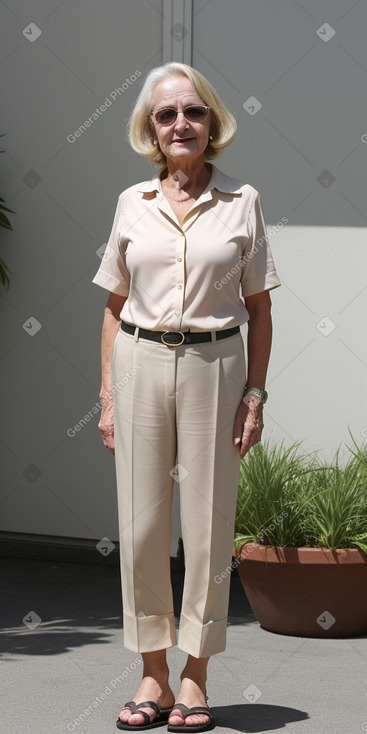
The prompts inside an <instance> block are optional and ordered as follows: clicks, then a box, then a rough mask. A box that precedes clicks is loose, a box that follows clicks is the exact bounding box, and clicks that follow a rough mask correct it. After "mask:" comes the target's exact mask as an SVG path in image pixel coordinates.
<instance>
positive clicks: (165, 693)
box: [119, 675, 175, 726]
mask: <svg viewBox="0 0 367 734" xmlns="http://www.w3.org/2000/svg"><path fill="white" fill-rule="evenodd" d="M132 700H133V701H135V703H143V702H144V701H154V703H156V704H157V706H159V708H160V709H168V708H171V707H172V706H173V704H174V702H175V697H174V693H173V691H172V689H171V688H170V686H169V683H168V676H167V679H166V680H162V681H160V682H158V681H157V680H156V679H155V678H153V677H152V676H150V675H145V676H143V679H142V681H141V684H140V686H139V688H138V690H137V692H136V694H135V696H134V698H133V699H132ZM142 710H143V711H144V712H145V713H146V714H148V716H149V718H150V723H152V722H153V721H154V719H155V718H156V717H157V713H156V711H154V709H153V708H151V707H146V706H144V708H143V709H142ZM119 719H120V720H121V721H122V722H123V723H128V724H129V725H132V726H143V725H144V724H145V717H144V716H143V715H142V714H141V713H139V712H136V713H135V714H133V713H131V709H129V708H123V709H122V711H121V712H120V714H119Z"/></svg>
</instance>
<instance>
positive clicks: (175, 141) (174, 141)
mask: <svg viewBox="0 0 367 734" xmlns="http://www.w3.org/2000/svg"><path fill="white" fill-rule="evenodd" d="M194 139H195V138H177V140H172V143H175V144H176V145H183V144H184V143H188V142H189V141H190V140H194Z"/></svg>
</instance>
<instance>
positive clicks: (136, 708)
mask: <svg viewBox="0 0 367 734" xmlns="http://www.w3.org/2000/svg"><path fill="white" fill-rule="evenodd" d="M122 708H129V709H130V710H131V713H132V714H141V715H142V716H143V717H144V724H129V722H128V721H121V719H117V721H116V726H117V728H118V729H132V731H145V729H153V728H154V727H155V726H162V724H166V723H167V721H168V717H169V715H170V713H171V711H172V707H171V708H169V709H160V708H159V706H157V704H156V703H154V701H143V703H135V701H128V702H127V703H125V705H124V706H123V707H122ZM142 708H152V709H154V711H155V712H156V714H157V716H156V717H155V719H153V721H150V716H149V714H147V712H146V711H141V709H142Z"/></svg>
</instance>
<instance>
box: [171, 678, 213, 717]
mask: <svg viewBox="0 0 367 734" xmlns="http://www.w3.org/2000/svg"><path fill="white" fill-rule="evenodd" d="M177 703H183V704H185V706H187V707H188V708H193V707H194V706H205V707H207V703H206V686H205V681H201V682H200V684H199V683H196V682H195V681H194V680H192V678H187V677H185V676H181V688H180V692H179V694H178V696H177ZM209 722H210V716H209V715H208V714H204V713H203V714H190V716H186V718H185V719H184V718H183V716H182V713H181V711H180V710H179V709H175V707H174V706H173V709H172V711H171V713H170V715H169V719H168V723H169V724H171V725H172V726H187V727H189V726H202V725H205V724H209Z"/></svg>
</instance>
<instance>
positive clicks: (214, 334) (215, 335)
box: [212, 331, 217, 344]
mask: <svg viewBox="0 0 367 734" xmlns="http://www.w3.org/2000/svg"><path fill="white" fill-rule="evenodd" d="M216 341H217V332H216V331H212V344H215V343H216Z"/></svg>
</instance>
